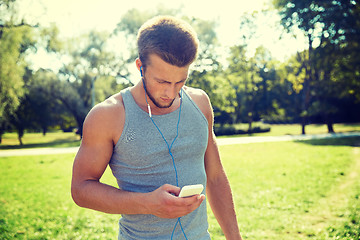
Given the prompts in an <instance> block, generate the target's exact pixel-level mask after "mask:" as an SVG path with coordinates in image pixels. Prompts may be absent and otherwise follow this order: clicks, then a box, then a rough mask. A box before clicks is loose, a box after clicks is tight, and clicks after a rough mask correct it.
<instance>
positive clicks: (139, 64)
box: [135, 58, 142, 71]
mask: <svg viewBox="0 0 360 240" xmlns="http://www.w3.org/2000/svg"><path fill="white" fill-rule="evenodd" d="M135 64H136V68H137V69H138V70H139V71H140V67H141V66H142V62H141V60H140V59H139V58H137V59H136V60H135Z"/></svg>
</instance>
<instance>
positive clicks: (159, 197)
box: [71, 103, 204, 218]
mask: <svg viewBox="0 0 360 240" xmlns="http://www.w3.org/2000/svg"><path fill="white" fill-rule="evenodd" d="M119 108H120V110H119ZM122 113H123V111H122V110H121V107H119V106H117V105H116V104H115V105H114V104H113V103H102V104H100V105H98V106H96V107H95V108H94V109H93V110H91V112H90V113H89V115H88V116H87V117H86V120H85V122H84V129H83V139H82V143H81V146H80V149H79V151H78V153H77V155H76V157H75V161H74V165H73V175H72V183H71V193H72V197H73V200H74V201H75V203H76V204H78V205H79V206H81V207H85V208H90V209H94V210H98V211H101V212H106V213H114V214H153V215H156V216H158V217H163V218H176V217H180V216H183V215H186V214H188V213H190V212H191V211H193V210H195V209H196V208H197V207H198V206H199V205H200V204H201V202H202V200H203V199H204V197H201V198H200V199H197V197H191V198H186V199H185V198H178V197H175V196H173V195H172V194H171V193H173V194H175V195H177V194H178V193H179V191H180V189H179V188H177V187H176V186H171V185H168V184H165V185H163V186H161V187H159V188H158V189H157V190H155V191H153V192H149V193H134V192H128V191H123V190H121V189H118V188H115V187H112V186H109V185H106V184H104V183H101V182H100V181H99V180H100V178H101V176H102V175H103V173H104V171H105V169H106V167H107V165H108V163H109V160H110V158H111V155H112V151H113V146H114V142H116V140H117V139H118V137H119V135H121V132H122V126H123V125H121V124H120V125H119V124H117V123H118V122H123V121H124V119H125V117H124V114H122ZM119 116H120V120H119ZM119 133H120V134H119Z"/></svg>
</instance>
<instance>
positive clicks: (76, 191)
mask: <svg viewBox="0 0 360 240" xmlns="http://www.w3.org/2000/svg"><path fill="white" fill-rule="evenodd" d="M71 197H72V199H73V201H74V203H75V204H76V205H78V206H79V207H84V203H83V201H82V200H81V199H82V198H81V190H80V187H78V186H77V185H76V184H74V183H72V184H71Z"/></svg>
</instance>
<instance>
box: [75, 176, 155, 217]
mask: <svg viewBox="0 0 360 240" xmlns="http://www.w3.org/2000/svg"><path fill="white" fill-rule="evenodd" d="M71 193H72V197H73V199H74V202H75V203H76V204H77V205H79V206H80V207H84V208H90V209H93V210H97V211H101V212H105V213H111V214H147V213H148V210H147V209H148V208H147V207H146V201H145V200H144V199H146V197H145V195H146V193H135V192H127V191H123V190H120V189H118V188H115V187H113V186H109V185H106V184H103V183H100V182H98V181H95V180H87V181H83V182H81V183H78V184H74V183H73V184H72V188H71Z"/></svg>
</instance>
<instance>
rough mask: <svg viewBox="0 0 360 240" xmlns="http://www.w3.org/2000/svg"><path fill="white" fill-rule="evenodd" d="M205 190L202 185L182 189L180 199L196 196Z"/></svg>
mask: <svg viewBox="0 0 360 240" xmlns="http://www.w3.org/2000/svg"><path fill="white" fill-rule="evenodd" d="M203 190H204V186H203V185H202V184H195V185H187V186H184V187H182V188H181V191H180V193H179V197H190V196H193V195H196V194H200V193H201V192H202V191H203Z"/></svg>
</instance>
